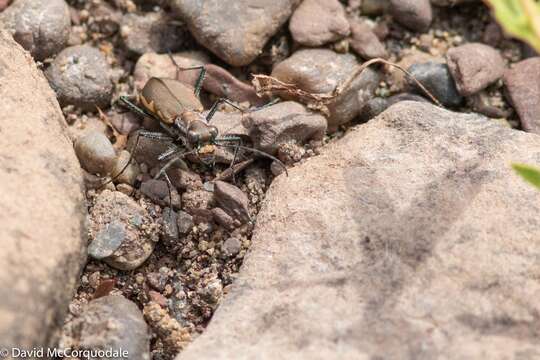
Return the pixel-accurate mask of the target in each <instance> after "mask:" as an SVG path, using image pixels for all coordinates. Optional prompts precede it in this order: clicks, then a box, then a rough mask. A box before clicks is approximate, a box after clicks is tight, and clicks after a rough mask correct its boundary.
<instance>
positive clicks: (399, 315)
mask: <svg viewBox="0 0 540 360" xmlns="http://www.w3.org/2000/svg"><path fill="white" fill-rule="evenodd" d="M539 159H540V140H539V138H538V136H537V135H534V134H527V133H524V132H519V131H514V130H511V129H508V128H505V127H502V126H499V125H497V124H495V123H494V122H491V121H489V120H488V119H486V118H483V117H479V116H477V115H464V114H457V113H453V112H449V111H446V110H443V109H440V108H437V107H434V106H432V105H429V104H422V103H412V102H402V103H400V104H396V105H394V106H392V107H390V108H389V109H388V110H387V111H386V112H384V113H383V114H381V115H380V116H379V117H377V118H376V119H374V120H372V121H370V122H369V123H367V124H366V125H362V126H359V127H358V128H356V129H355V130H353V131H352V132H350V133H349V134H347V135H346V136H345V137H344V138H343V139H342V140H340V141H338V142H336V143H334V144H332V145H330V146H329V147H327V148H325V149H324V151H323V154H322V155H321V156H319V157H316V158H312V159H309V160H308V161H306V162H305V163H304V164H303V165H302V166H298V167H295V168H293V169H291V170H290V172H289V177H285V176H281V177H278V178H277V179H276V180H275V182H274V183H272V187H271V189H270V191H269V192H268V193H267V199H266V204H265V206H264V207H263V210H262V211H261V213H260V214H259V217H258V219H257V226H256V229H255V233H254V236H253V245H252V248H251V252H250V254H249V255H248V257H247V258H246V260H245V263H244V265H243V269H242V271H241V273H240V275H239V278H238V279H237V281H236V282H235V283H234V285H233V287H232V289H231V290H230V292H229V294H228V295H227V296H226V297H225V299H224V301H223V303H222V305H221V306H220V307H219V308H218V310H217V312H216V314H215V315H214V317H213V319H212V321H211V322H210V325H209V326H208V328H207V330H206V332H205V333H204V334H203V335H202V336H201V337H200V338H198V339H197V340H195V342H194V343H193V344H191V345H190V346H189V347H188V348H187V350H186V351H185V352H184V353H182V354H181V355H180V356H179V357H178V359H179V360H192V359H197V360H204V359H230V358H235V359H251V358H257V359H276V358H278V359H280V358H294V359H335V358H341V359H377V358H378V359H381V358H392V359H437V358H439V359H441V358H444V359H456V360H457V359H477V358H489V359H508V358H524V359H533V358H535V357H537V356H538V354H539V353H538V341H537V340H538V338H537V329H538V311H539V309H540V300H539V296H538V294H539V293H540V284H539V283H538V281H537V277H538V272H539V270H540V268H539V266H538V261H537V259H538V256H540V247H539V246H538V239H539V238H540V237H539V236H540V226H539V220H538V213H539V211H540V193H539V192H538V191H537V190H536V189H534V188H533V187H531V186H529V185H528V184H526V183H525V182H523V181H522V179H521V178H520V177H518V176H517V175H516V174H515V173H514V172H513V171H512V170H511V168H510V166H509V163H510V162H511V161H521V162H526V163H527V162H532V163H537V162H538V161H539ZM512 214H513V215H514V216H513V215H512Z"/></svg>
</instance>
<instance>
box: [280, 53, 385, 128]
mask: <svg viewBox="0 0 540 360" xmlns="http://www.w3.org/2000/svg"><path fill="white" fill-rule="evenodd" d="M357 66H359V64H358V62H357V61H356V58H355V57H354V55H351V54H337V53H335V52H334V51H332V50H327V49H306V50H299V51H297V52H295V53H294V54H293V56H291V57H290V58H288V59H287V60H285V61H282V62H281V63H279V64H278V65H276V67H275V68H274V70H273V71H272V76H274V77H276V78H278V79H279V80H281V81H283V82H286V83H289V84H296V85H297V86H298V87H299V88H301V89H302V90H305V91H309V92H312V93H331V92H332V91H334V89H335V88H336V87H337V86H340V85H342V84H343V83H344V82H345V81H347V80H348V79H349V78H350V76H351V73H352V72H353V71H354V69H355V68H356V67H357ZM378 84H379V75H378V74H377V72H375V71H374V70H372V69H370V68H368V69H366V70H364V71H363V72H362V74H361V75H360V76H358V77H357V78H356V79H355V80H354V81H353V82H352V84H351V85H350V86H349V88H348V89H347V90H346V91H344V92H343V93H342V94H341V95H340V96H338V97H337V98H336V100H334V101H333V102H332V103H331V104H330V105H329V110H330V117H329V118H328V127H329V128H331V129H334V128H335V127H337V126H339V125H341V124H345V123H347V122H349V121H351V120H352V119H353V118H354V117H355V116H356V115H358V113H359V111H360V109H361V108H362V106H364V103H365V102H366V101H368V100H369V99H371V98H372V97H373V94H374V91H375V89H376V88H377V86H378Z"/></svg>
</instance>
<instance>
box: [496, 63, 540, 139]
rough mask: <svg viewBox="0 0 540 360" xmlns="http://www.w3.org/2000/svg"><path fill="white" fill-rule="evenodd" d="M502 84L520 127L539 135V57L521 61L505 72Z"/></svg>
mask: <svg viewBox="0 0 540 360" xmlns="http://www.w3.org/2000/svg"><path fill="white" fill-rule="evenodd" d="M504 84H505V86H506V89H507V92H508V97H509V99H510V101H511V103H512V105H513V106H514V109H516V111H517V113H518V115H519V118H520V120H521V127H522V128H523V129H524V130H525V131H529V132H533V133H536V134H540V57H534V58H530V59H527V60H523V61H521V62H519V63H517V64H515V65H514V67H512V68H511V69H508V70H506V72H505V73H504Z"/></svg>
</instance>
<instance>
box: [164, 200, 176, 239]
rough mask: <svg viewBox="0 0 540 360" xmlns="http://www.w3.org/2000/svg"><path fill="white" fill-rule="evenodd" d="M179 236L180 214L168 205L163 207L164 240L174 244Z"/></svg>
mask: <svg viewBox="0 0 540 360" xmlns="http://www.w3.org/2000/svg"><path fill="white" fill-rule="evenodd" d="M178 237H179V232H178V215H177V214H176V212H175V211H174V210H171V209H170V208H168V207H166V208H165V209H163V241H164V242H165V243H166V244H171V245H174V244H175V243H176V242H177V240H178Z"/></svg>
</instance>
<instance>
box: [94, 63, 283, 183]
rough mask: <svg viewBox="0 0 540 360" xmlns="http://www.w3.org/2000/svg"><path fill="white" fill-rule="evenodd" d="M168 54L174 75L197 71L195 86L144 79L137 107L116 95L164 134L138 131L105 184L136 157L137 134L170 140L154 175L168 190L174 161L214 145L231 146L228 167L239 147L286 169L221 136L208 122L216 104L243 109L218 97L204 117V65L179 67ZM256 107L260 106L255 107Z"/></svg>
mask: <svg viewBox="0 0 540 360" xmlns="http://www.w3.org/2000/svg"><path fill="white" fill-rule="evenodd" d="M169 56H170V58H171V60H172V62H173V63H174V65H175V66H176V68H177V75H178V71H184V70H200V72H199V75H198V77H197V81H196V83H195V87H194V88H193V87H191V86H189V85H186V84H184V83H182V82H181V81H179V80H176V79H169V78H158V77H152V78H150V79H149V80H148V81H147V82H146V84H145V85H144V87H143V89H142V90H141V91H140V92H139V94H138V96H137V98H138V101H137V102H138V104H139V106H137V105H136V104H134V103H133V102H131V100H130V99H129V98H128V97H127V96H121V97H120V98H119V102H120V103H121V104H122V105H123V106H125V107H126V108H128V109H129V110H131V111H133V112H134V113H136V114H138V115H140V116H143V117H145V116H147V117H150V118H153V119H155V120H156V121H157V122H158V123H159V125H160V126H161V128H162V129H163V130H164V132H165V133H162V132H151V131H139V132H138V133H137V138H136V140H135V144H134V148H133V151H131V155H130V158H129V160H128V162H127V164H126V165H125V166H124V168H123V169H122V170H120V172H119V173H118V174H116V175H115V176H114V177H112V178H111V179H110V180H109V181H107V183H109V182H113V181H114V180H115V179H116V178H118V177H119V176H120V175H121V174H122V173H123V172H124V171H125V169H127V167H128V166H129V164H130V163H131V161H132V159H133V157H134V156H135V152H136V151H137V145H138V143H139V138H140V137H145V138H150V139H155V140H159V141H167V142H170V144H171V146H170V148H169V149H168V150H167V151H165V152H164V153H163V154H161V155H159V157H158V160H159V161H163V160H168V161H167V162H166V163H165V165H164V166H163V167H162V168H161V169H160V170H159V172H158V173H157V174H156V176H155V178H156V179H158V178H160V177H162V176H163V177H164V178H165V180H166V181H167V184H168V186H169V191H170V187H171V181H170V179H169V177H168V175H167V173H166V171H167V169H168V168H170V167H171V166H173V165H174V164H175V163H176V162H179V161H180V162H182V159H183V158H185V157H186V156H188V155H195V156H196V157H198V158H199V159H200V158H201V156H204V157H208V156H213V155H214V152H215V149H216V147H222V148H232V149H234V157H233V161H232V162H231V164H230V167H231V168H233V167H234V164H235V162H236V159H237V155H238V151H239V150H240V149H242V150H246V151H249V152H252V153H256V154H259V155H262V156H264V157H267V158H269V159H272V160H274V161H276V162H277V163H278V164H280V166H282V167H283V168H284V169H285V172H287V169H286V167H285V165H284V164H283V163H282V162H281V161H280V160H279V159H277V158H276V157H274V156H272V155H270V154H267V153H265V152H263V151H260V150H257V149H255V148H251V147H246V146H243V145H242V140H241V138H240V137H239V136H235V135H225V136H221V137H220V136H219V131H218V129H217V127H215V126H213V125H211V120H212V117H213V116H214V115H215V113H216V111H217V109H218V107H219V105H220V104H222V103H227V104H229V105H231V106H232V107H234V108H236V109H238V110H240V111H241V112H242V113H244V111H243V110H242V109H241V108H239V107H238V106H236V105H235V104H234V103H233V102H231V101H230V100H228V99H225V98H220V99H218V100H217V101H216V102H215V103H214V104H213V105H212V107H211V108H210V110H209V111H208V113H207V114H206V116H204V115H203V111H204V107H203V105H202V103H201V101H200V99H199V95H200V92H201V88H202V84H203V81H204V78H205V75H206V69H205V67H204V65H201V66H194V67H187V68H182V67H180V66H179V65H178V64H177V63H176V61H175V59H174V58H173V57H172V55H171V54H169ZM177 77H178V76H177ZM265 106H266V105H265ZM263 107H264V106H263ZM257 109H260V108H255V109H254V110H257ZM107 183H105V184H107ZM105 184H103V185H105ZM103 185H102V186H103Z"/></svg>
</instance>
